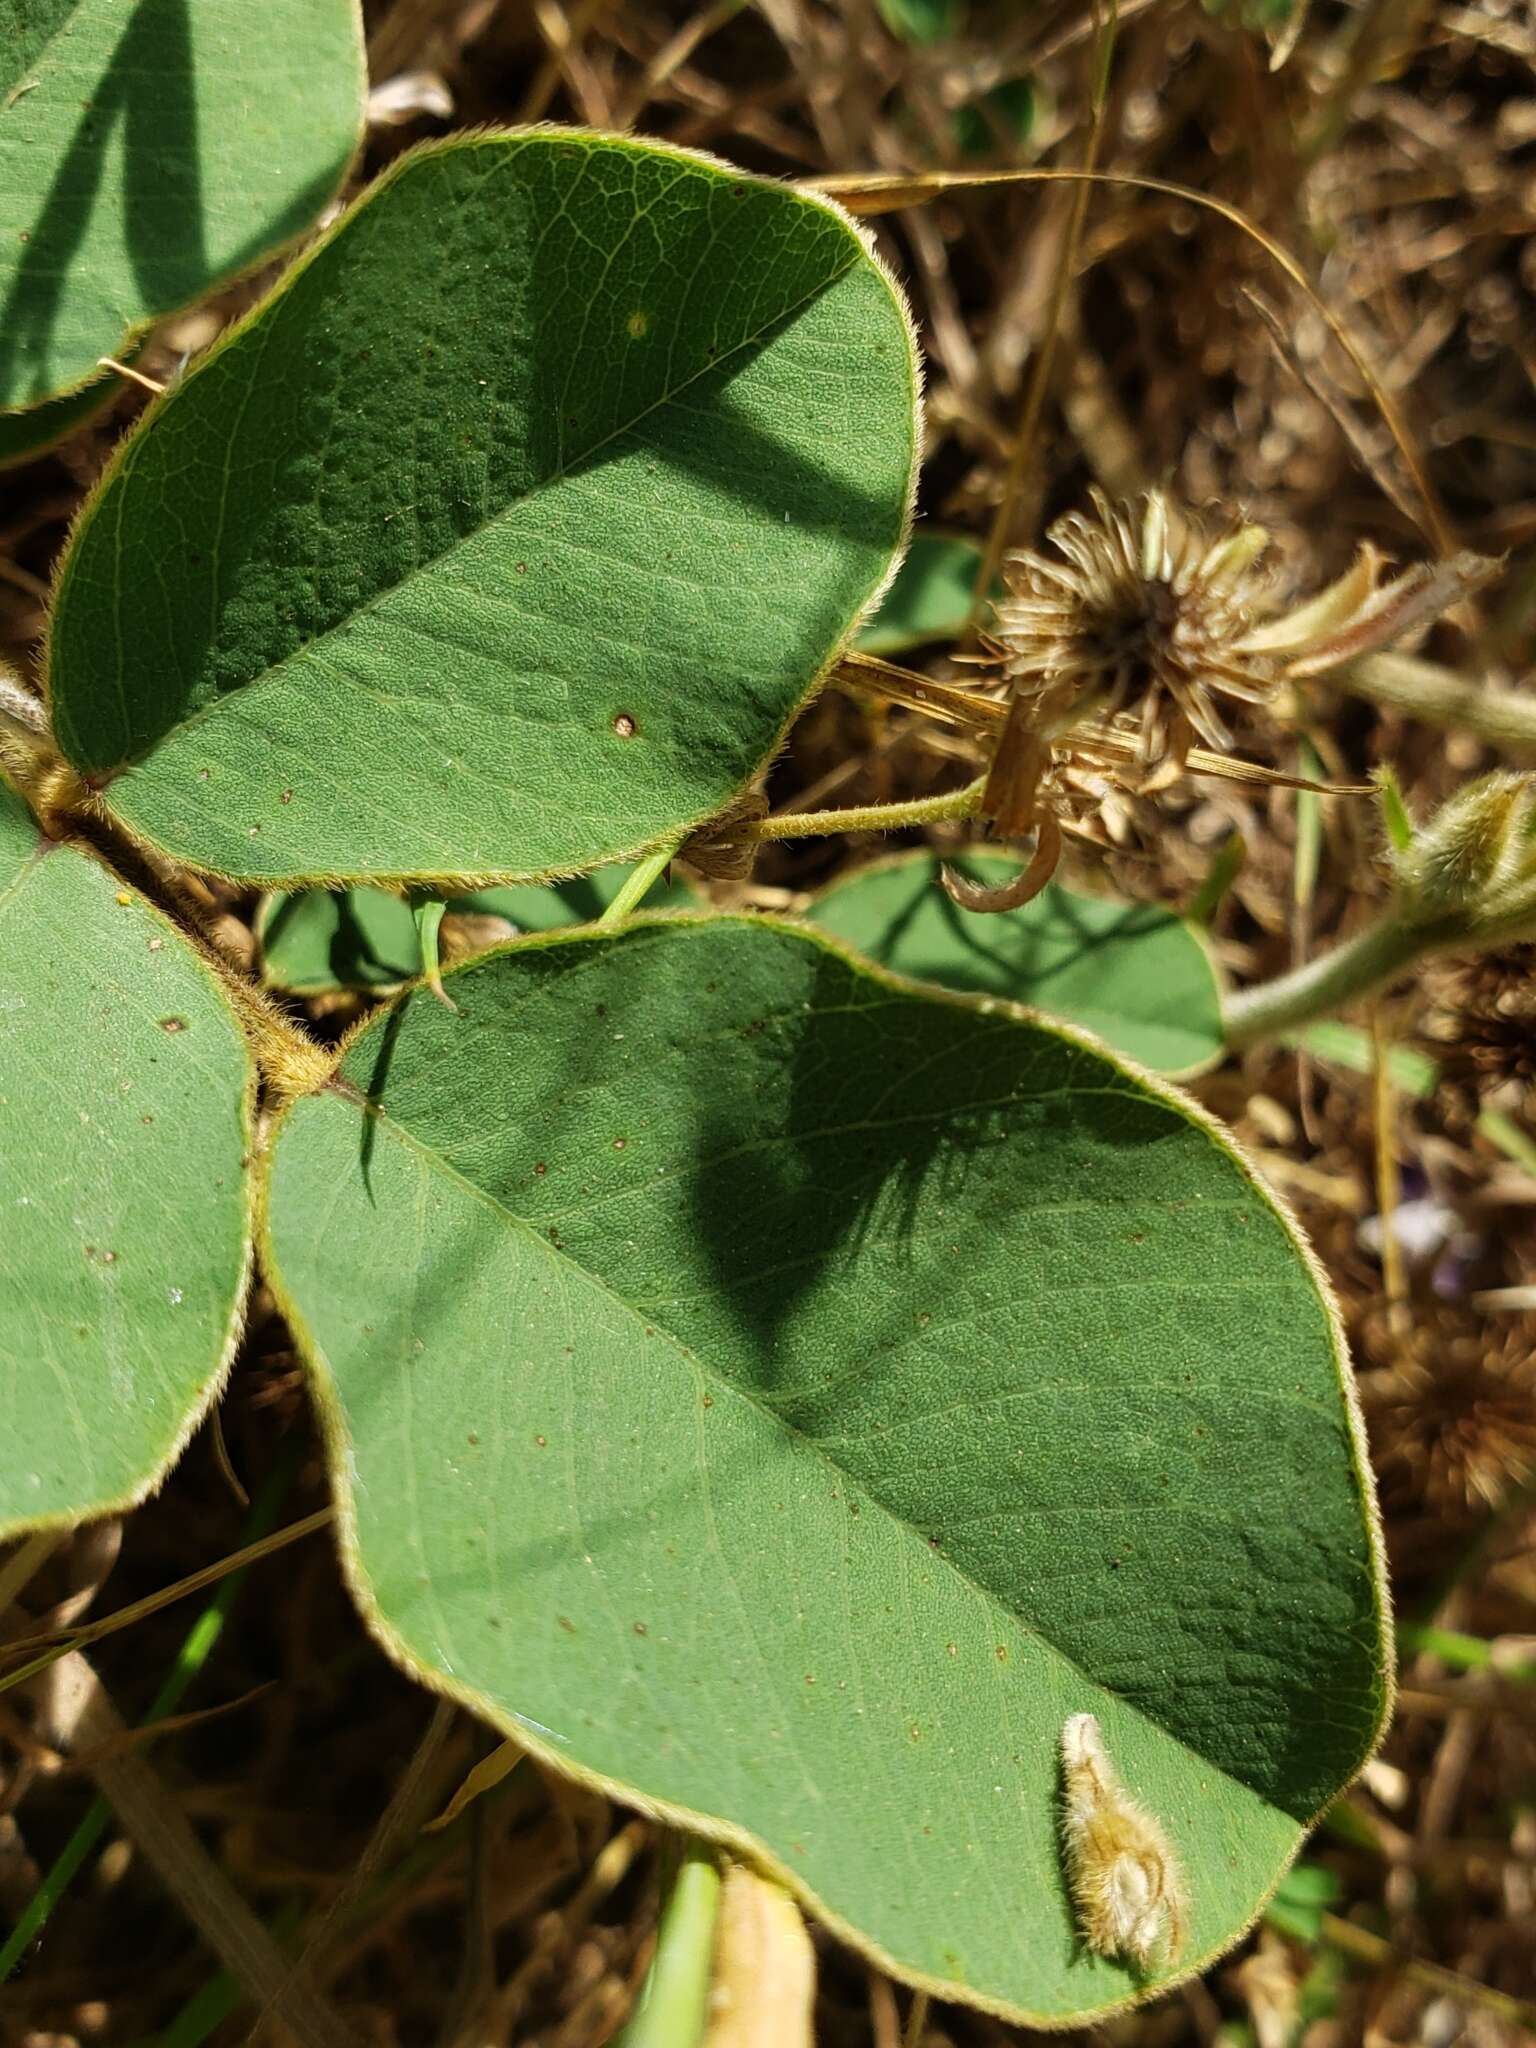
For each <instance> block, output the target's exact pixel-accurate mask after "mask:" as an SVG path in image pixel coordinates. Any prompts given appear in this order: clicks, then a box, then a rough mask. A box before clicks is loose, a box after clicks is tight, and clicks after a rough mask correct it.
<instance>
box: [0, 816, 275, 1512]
mask: <svg viewBox="0 0 1536 2048" xmlns="http://www.w3.org/2000/svg"><path fill="white" fill-rule="evenodd" d="M253 1088H254V1081H253V1077H252V1073H251V1069H250V1062H249V1059H248V1056H247V1053H246V1049H245V1044H244V1040H243V1039H242V1037H241V1034H240V1029H239V1026H238V1025H237V1024H236V1022H235V1019H234V1017H233V1015H232V1014H231V1012H230V1010H229V1008H228V1006H227V1004H226V1003H225V1001H224V999H223V997H222V996H221V995H220V993H219V991H218V989H217V987H216V986H215V983H214V979H213V975H212V973H211V972H210V971H209V969H208V968H207V967H205V966H204V964H203V962H202V961H201V960H200V959H199V958H198V956H197V955H196V954H195V953H194V952H193V951H192V949H191V948H190V946H188V945H187V943H186V941H185V940H184V939H182V938H181V937H180V936H179V935H178V934H177V932H176V930H175V928H174V927H173V926H172V925H171V924H169V923H168V922H167V921H166V919H165V918H163V917H161V916H160V914H159V913H158V911H156V910H154V909H152V908H151V906H150V905H149V904H147V903H146V902H144V900H143V899H142V898H141V897H140V896H138V895H137V894H136V893H135V892H133V891H131V890H128V889H125V888H123V887H122V885H121V884H120V883H119V882H118V881H117V880H116V879H115V878H114V877H113V876H112V875H110V874H108V873H107V871H106V870H105V869H104V868H103V867H101V866H100V865H99V864H98V863H97V862H96V861H95V860H94V859H92V858H91V857H90V856H88V855H87V854H85V853H83V852H82V851H81V850H80V849H79V848H78V847H75V846H69V845H58V844H55V843H54V842H52V841H49V840H39V838H38V835H37V828H36V827H35V825H34V824H33V823H32V820H31V818H30V816H29V814H28V813H27V811H26V809H25V807H24V806H23V805H22V804H21V802H20V801H19V800H18V799H17V798H16V797H15V796H13V795H12V794H11V793H10V791H9V790H7V789H5V788H3V787H0V1217H3V1219H4V1221H3V1224H0V1447H3V1449H0V1536H4V1535H7V1534H9V1533H11V1532H13V1531H14V1530H16V1529H17V1528H20V1527H27V1526H32V1525H36V1524H39V1523H44V1524H46V1523H57V1522H69V1521H74V1520H77V1519H79V1518H81V1517H82V1516H85V1515H89V1514H95V1513H100V1512H103V1511H104V1510H106V1509H108V1508H114V1507H122V1506H125V1505H127V1503H129V1502H130V1501H133V1500H136V1499H138V1498H140V1497H141V1496H142V1495H143V1494H144V1493H146V1492H147V1491H148V1490H149V1488H150V1487H151V1486H152V1485H154V1484H155V1482H156V1481H157V1480H158V1479H159V1477H160V1476H161V1474H162V1473H163V1472H164V1471H165V1469H166V1468H167V1466H168V1465H169V1464H170V1463H171V1461H172V1459H173V1458H174V1457H175V1455H176V1453H177V1451H178V1450H179V1449H180V1447H181V1445H182V1443H183V1442H184V1441H185V1439H186V1437H187V1434H188V1432H189V1431H190V1430H191V1428H192V1426H193V1424H194V1423H195V1422H196V1421H197V1419H198V1417H199V1416H200V1415H201V1414H202V1412H203V1409H204V1408H205V1407H206V1405H207V1403H208V1400H209V1399H210V1397H211V1395H212V1393H213V1391H214V1389H215V1388H216V1387H217V1385H218V1383H219V1381H220V1379H221V1378H222V1376H223V1371H224V1368H225V1366H226V1365H227V1364H228V1361H229V1358H230V1355H231V1352H232V1349H233V1344H234V1337H235V1334H236V1330H237V1327H238V1316H239V1308H240V1302H241V1298H242V1296H243V1293H244V1287H245V1274H246V1268H247V1265H248V1253H249V1235H250V1234H249V1224H248V1217H247V1186H246V1182H247V1175H246V1172H245V1164H246V1161H245V1154H246V1149H247V1146H248V1143H249V1123H250V1110H251V1099H252V1094H253Z"/></svg>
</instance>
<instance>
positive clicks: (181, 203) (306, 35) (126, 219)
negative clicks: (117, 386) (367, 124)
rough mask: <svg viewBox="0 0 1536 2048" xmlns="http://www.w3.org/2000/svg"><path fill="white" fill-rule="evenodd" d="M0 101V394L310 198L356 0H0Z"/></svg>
mask: <svg viewBox="0 0 1536 2048" xmlns="http://www.w3.org/2000/svg"><path fill="white" fill-rule="evenodd" d="M0 101H3V118H0V412H4V411H5V410H7V409H9V408H14V407H21V406H27V405H32V404H35V403H36V402H38V401H39V400H47V399H50V398H52V397H54V396H55V394H57V393H60V392H69V391H72V390H73V389H75V388H76V387H77V386H80V385H82V384H85V383H86V382H88V381H89V380H90V379H91V378H92V377H93V376H94V375H95V373H96V365H97V362H98V360H99V358H100V357H102V356H104V355H115V354H118V353H120V352H121V350H122V349H123V347H124V346H125V344H126V343H127V342H128V340H129V338H130V337H131V336H132V335H133V334H134V333H135V332H137V331H139V330H141V329H142V328H144V327H145V326H146V325H147V324H148V323H149V322H150V321H152V320H154V319H156V318H157V317H158V316H159V315H161V314H163V313H169V312H172V311H174V310H175V309H176V308H177V307H178V306H184V305H187V304H189V303H190V302H191V301H192V300H193V299H197V298H200V297H201V296H202V295H203V294H204V293H205V292H207V291H208V290H209V289H211V287H212V286H214V285H215V284H217V283H219V282H220V281H221V280H222V279H224V278H227V277H231V276H234V275H235V274H236V273H238V272H239V271H242V270H245V269H248V268H249V267H250V266H251V265H252V264H253V263H255V262H257V261H258V260H259V259H260V258H261V257H262V256H264V255H265V254H266V253H267V252H268V251H270V250H271V249H273V248H276V247H277V246H278V245H279V244H281V243H283V242H285V241H288V240H290V239H291V238H292V237H293V236H294V235H295V234H297V233H299V232H300V230H302V229H303V228H305V227H307V226H308V225H309V223H310V222H311V221H312V220H313V219H314V218H315V216H316V215H317V214H319V213H320V211H321V210H322V208H323V207H324V205H325V204H326V202H327V200H328V199H329V198H330V197H331V195H332V194H333V193H334V192H335V190H336V188H337V186H338V185H339V184H340V183H341V180H342V177H343V175H344V173H345V171H346V167H347V164H348V162H349V161H350V159H351V156H352V152H353V150H354V149H355V148H356V146H357V142H358V137H359V134H360V131H361V127H362V117H363V62H362V37H361V32H360V28H359V22H358V11H357V6H356V0H262V4H261V8H260V19H259V22H257V21H256V20H254V19H253V16H252V10H251V8H250V6H249V5H248V4H247V0H132V4H131V5H128V6H124V5H122V4H121V0H0ZM44 426H45V428H46V429H47V431H49V432H50V433H51V432H53V431H57V424H56V423H47V422H45V423H44ZM25 432H26V427H25V423H24V422H23V423H18V425H17V426H16V428H14V429H9V428H0V449H7V450H8V449H9V448H10V447H11V446H12V445H13V444H14V443H15V441H16V440H17V439H18V438H19V437H20V436H21V435H23V434H25Z"/></svg>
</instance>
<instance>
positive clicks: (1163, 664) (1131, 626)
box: [996, 491, 1281, 762]
mask: <svg viewBox="0 0 1536 2048" xmlns="http://www.w3.org/2000/svg"><path fill="white" fill-rule="evenodd" d="M1093 504H1094V511H1095V513H1096V514H1097V517H1096V518H1089V517H1087V516H1085V515H1084V514H1082V513H1079V512H1072V513H1069V514H1068V515H1067V517H1066V518H1064V519H1058V520H1057V522H1056V524H1055V525H1054V526H1053V527H1051V529H1050V531H1049V532H1048V533H1047V535H1046V542H1047V548H1048V550H1049V551H1048V552H1046V551H1041V552H1035V551H1033V550H1030V551H1029V552H1026V553H1023V554H1017V555H1013V556H1011V557H1010V558H1009V560H1008V562H1007V564H1006V565H1005V575H1006V579H1007V584H1008V595H1007V596H1006V597H1004V598H1003V599H1001V600H1000V601H999V603H998V606H997V632H996V638H997V641H998V644H999V646H1000V648H1001V650H1002V656H1003V671H1004V673H1005V675H1007V676H1008V677H1009V678H1010V679H1011V680H1012V682H1013V684H1014V690H1015V694H1016V696H1019V697H1022V698H1025V699H1026V700H1029V701H1030V702H1031V703H1032V704H1033V706H1034V708H1035V710H1036V712H1037V715H1038V719H1039V722H1040V724H1041V725H1042V726H1043V727H1045V728H1046V729H1047V730H1054V731H1062V730H1065V728H1066V727H1067V726H1068V725H1071V724H1074V723H1076V722H1077V721H1078V720H1079V719H1081V718H1083V717H1087V716H1098V717H1112V716H1113V715H1114V714H1115V713H1117V712H1120V711H1124V710H1132V711H1134V712H1135V713H1136V714H1137V715H1138V717H1139V721H1140V728H1141V734H1142V752H1143V758H1144V759H1145V760H1146V761H1148V762H1151V761H1156V760H1160V759H1162V757H1163V756H1164V755H1165V754H1166V753H1169V752H1170V751H1171V752H1176V753H1177V752H1187V751H1188V749H1189V747H1190V746H1191V745H1192V744H1193V742H1194V739H1195V736H1196V734H1198V735H1199V736H1200V737H1201V738H1203V739H1204V740H1205V741H1206V742H1207V743H1208V744H1209V745H1211V746H1213V747H1224V746H1227V745H1229V744H1230V740H1231V735H1230V734H1229V733H1228V731H1227V728H1226V726H1225V725H1224V724H1223V723H1222V720H1221V717H1220V715H1219V714H1218V712H1217V709H1216V705H1215V702H1214V701H1213V698H1214V694H1221V695H1224V696H1227V697H1236V698H1241V699H1245V700H1246V701H1248V702H1251V703H1262V702H1263V701H1264V699H1265V698H1266V697H1267V696H1268V695H1269V693H1270V691H1271V690H1272V689H1273V688H1274V686H1275V684H1276V682H1277V681H1278V680H1279V676H1280V672H1281V664H1280V660H1279V658H1278V657H1277V656H1274V655H1270V654H1267V653H1256V654H1253V655H1248V654H1245V653H1244V652H1243V651H1242V642H1243V640H1244V638H1245V636H1246V634H1247V633H1248V632H1249V630H1250V629H1251V628H1252V626H1253V624H1254V622H1255V620H1256V619H1258V618H1259V617H1260V616H1261V615H1262V614H1263V613H1264V612H1265V611H1266V610H1267V609H1268V606H1267V604H1266V602H1265V599H1266V597H1267V592H1268V584H1267V579H1264V578H1262V577H1260V576H1259V575H1257V574H1256V573H1255V564H1256V563H1257V561H1258V559H1259V557H1260V556H1261V555H1262V554H1263V552H1264V550H1265V548H1266V546H1267V545H1268V538H1267V536H1266V535H1265V534H1264V533H1263V532H1262V530H1261V529H1260V528H1258V527H1253V526H1243V527H1235V528H1233V529H1232V530H1231V531H1230V532H1228V533H1226V534H1224V535H1223V536H1222V538H1221V539H1220V540H1217V541H1215V542H1212V541H1210V540H1208V539H1207V537H1206V536H1205V535H1204V534H1203V533H1202V532H1201V530H1200V528H1199V527H1198V526H1197V525H1196V524H1195V522H1194V521H1193V520H1192V519H1191V518H1190V517H1189V516H1188V515H1187V514H1185V513H1183V512H1181V511H1179V510H1177V509H1176V508H1175V507H1174V506H1173V505H1172V504H1171V503H1170V501H1169V499H1168V498H1167V496H1166V495H1165V493H1163V492H1162V491H1151V492H1149V493H1148V494H1147V496H1146V497H1145V498H1144V499H1142V500H1140V501H1139V503H1137V504H1134V505H1111V503H1110V502H1109V500H1108V499H1107V498H1106V497H1104V495H1103V494H1102V492H1099V491H1095V492H1094V493H1093Z"/></svg>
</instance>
